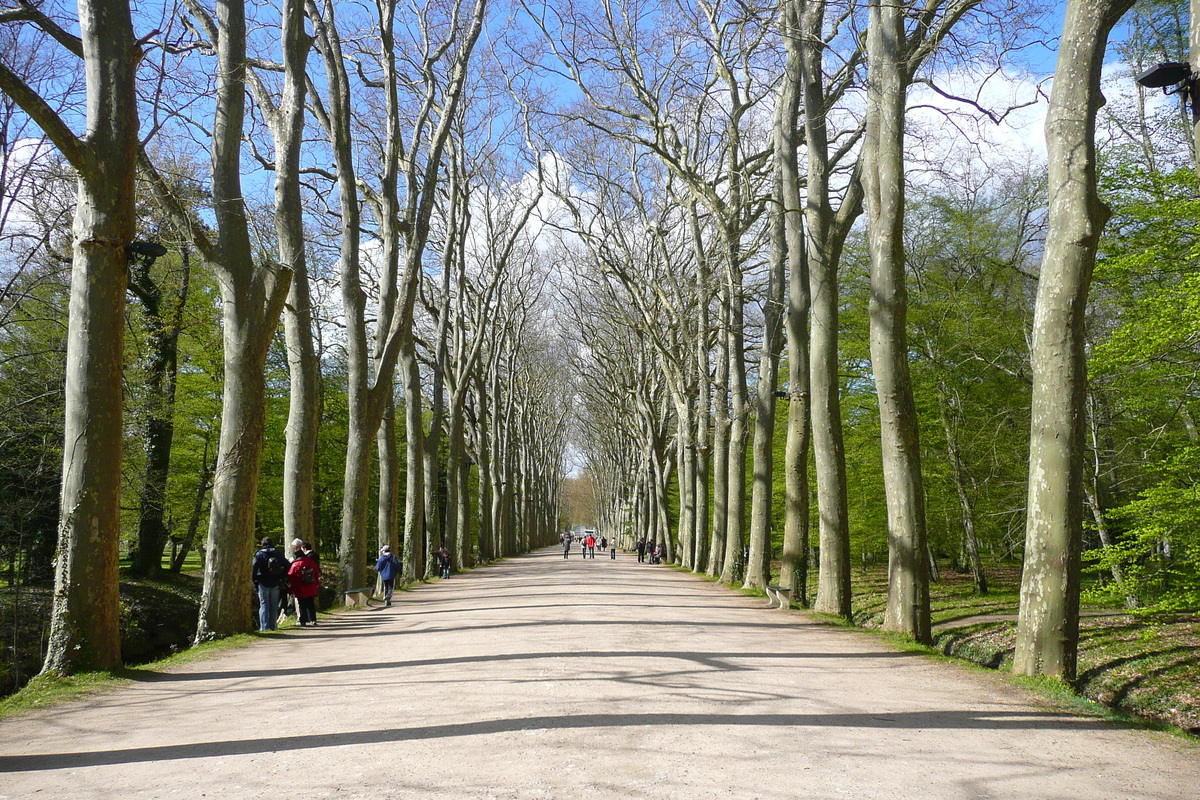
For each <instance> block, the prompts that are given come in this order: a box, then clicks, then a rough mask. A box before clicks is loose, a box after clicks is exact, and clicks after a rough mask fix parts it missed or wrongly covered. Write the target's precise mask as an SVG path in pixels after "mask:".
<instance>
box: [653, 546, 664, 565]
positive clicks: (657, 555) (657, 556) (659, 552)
mask: <svg viewBox="0 0 1200 800" xmlns="http://www.w3.org/2000/svg"><path fill="white" fill-rule="evenodd" d="M662 560H663V545H662V542H659V543H658V544H657V545H655V546H654V555H653V556H652V557H651V559H650V563H651V564H661V563H662Z"/></svg>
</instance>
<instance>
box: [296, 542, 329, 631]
mask: <svg viewBox="0 0 1200 800" xmlns="http://www.w3.org/2000/svg"><path fill="white" fill-rule="evenodd" d="M288 583H289V584H290V585H291V587H292V596H293V597H295V598H296V603H297V605H299V607H300V613H299V617H300V625H301V626H305V625H316V624H317V591H318V590H319V589H320V588H321V567H320V565H318V564H317V560H316V559H315V558H313V556H312V553H311V552H301V553H300V554H299V555H298V556H297V557H296V560H295V561H293V562H292V567H291V569H289V570H288Z"/></svg>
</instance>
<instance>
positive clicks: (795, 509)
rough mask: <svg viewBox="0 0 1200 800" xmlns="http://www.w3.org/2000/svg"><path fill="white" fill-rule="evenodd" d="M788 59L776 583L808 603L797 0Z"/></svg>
mask: <svg viewBox="0 0 1200 800" xmlns="http://www.w3.org/2000/svg"><path fill="white" fill-rule="evenodd" d="M781 13H782V21H783V24H782V30H783V34H784V35H783V41H784V47H785V49H786V52H787V63H786V68H785V70H784V78H783V87H782V89H781V90H780V104H781V105H782V106H783V107H784V110H785V116H784V119H783V120H782V124H780V125H778V126H777V128H776V140H775V150H776V158H777V159H779V167H780V195H781V197H780V207H781V208H782V209H783V223H784V234H785V237H786V239H785V241H786V246H787V269H788V308H787V320H786V321H787V347H788V424H787V445H786V449H785V451H784V518H783V557H782V562H783V563H782V566H781V568H780V570H781V573H782V574H781V575H780V576H779V585H780V586H782V587H783V588H784V589H790V590H791V592H792V599H793V600H794V601H796V602H797V603H799V604H800V605H802V606H807V605H808V446H809V442H808V440H809V431H810V427H809V392H808V308H809V299H808V298H809V294H808V269H807V262H806V260H805V252H804V216H803V212H802V211H801V208H800V168H799V162H798V159H797V155H796V151H797V148H798V145H799V142H798V141H797V140H798V136H797V131H796V123H797V116H798V114H799V103H800V84H801V78H802V75H801V72H800V67H801V65H800V56H801V52H800V43H799V41H798V39H797V34H798V27H799V9H798V7H797V0H788V2H786V3H785V4H784V6H783V7H782V9H781Z"/></svg>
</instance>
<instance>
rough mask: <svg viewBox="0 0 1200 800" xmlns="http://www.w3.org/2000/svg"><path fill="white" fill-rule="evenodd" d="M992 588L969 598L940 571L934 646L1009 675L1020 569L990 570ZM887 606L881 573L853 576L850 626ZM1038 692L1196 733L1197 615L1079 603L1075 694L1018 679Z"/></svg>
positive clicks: (959, 580)
mask: <svg viewBox="0 0 1200 800" xmlns="http://www.w3.org/2000/svg"><path fill="white" fill-rule="evenodd" d="M988 579H989V582H990V584H991V586H990V587H989V588H990V589H991V591H990V592H989V593H988V594H987V595H982V596H981V595H976V594H974V587H973V586H972V584H971V579H970V576H968V575H960V574H958V573H955V572H952V571H950V570H942V573H941V580H940V581H938V582H937V583H934V584H932V585H931V587H930V607H931V611H932V619H933V625H934V649H935V650H936V651H937V652H938V653H942V654H945V655H948V656H953V657H955V658H958V659H962V660H965V661H969V662H971V663H974V664H978V665H980V666H984V667H987V668H989V669H999V670H1005V671H1007V670H1008V669H1009V668H1010V667H1011V666H1012V657H1013V651H1014V649H1015V646H1016V630H1017V626H1016V614H1017V601H1018V591H1019V585H1020V572H1019V570H1018V569H1017V568H1016V567H1005V566H1000V567H993V568H992V569H991V570H989V571H988ZM886 603H887V572H886V570H885V569H884V568H877V569H868V570H865V571H864V570H859V571H856V572H855V575H854V600H853V608H854V622H855V624H856V625H858V626H861V627H866V628H875V627H878V626H879V624H880V623H881V622H882V616H883V610H884V607H885V606H886ZM1020 682H1021V683H1022V685H1026V686H1032V687H1034V688H1038V689H1039V691H1040V692H1041V693H1042V694H1047V693H1050V694H1057V695H1059V696H1061V697H1060V698H1059V699H1062V697H1066V696H1070V697H1073V698H1074V700H1075V702H1076V704H1078V703H1080V702H1082V703H1085V704H1086V703H1097V704H1099V705H1100V706H1102V707H1104V708H1106V709H1109V710H1110V711H1111V712H1112V713H1115V714H1117V715H1119V716H1121V717H1123V718H1134V719H1139V720H1144V721H1148V722H1150V723H1152V724H1154V725H1156V726H1159V727H1164V728H1167V729H1177V730H1182V731H1185V732H1187V733H1190V734H1192V735H1200V618H1198V617H1197V616H1196V615H1195V614H1174V615H1162V616H1158V617H1153V618H1142V617H1138V616H1135V615H1132V614H1129V613H1127V612H1125V611H1124V610H1123V609H1120V608H1113V607H1111V606H1103V605H1084V606H1083V608H1082V610H1081V620H1080V639H1079V678H1078V680H1077V682H1076V686H1075V693H1074V694H1073V693H1072V692H1071V691H1070V690H1069V689H1067V688H1066V687H1063V686H1062V685H1061V684H1058V683H1055V682H1049V683H1051V684H1053V686H1054V687H1057V688H1054V689H1053V690H1051V688H1048V687H1047V686H1046V685H1044V684H1045V683H1046V682H1038V681H1034V682H1029V681H1024V680H1022V681H1020Z"/></svg>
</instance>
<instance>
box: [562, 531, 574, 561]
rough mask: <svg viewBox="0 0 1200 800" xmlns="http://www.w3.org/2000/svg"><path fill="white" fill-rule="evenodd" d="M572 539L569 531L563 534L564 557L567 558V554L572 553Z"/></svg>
mask: <svg viewBox="0 0 1200 800" xmlns="http://www.w3.org/2000/svg"><path fill="white" fill-rule="evenodd" d="M571 539H572V536H571V534H569V533H564V534H563V537H562V546H563V558H566V557H567V556H569V555H571Z"/></svg>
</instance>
